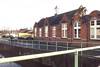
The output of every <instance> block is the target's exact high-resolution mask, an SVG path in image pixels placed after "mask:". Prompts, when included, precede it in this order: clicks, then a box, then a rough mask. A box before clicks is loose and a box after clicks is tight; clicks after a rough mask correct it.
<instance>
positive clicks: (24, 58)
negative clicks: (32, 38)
mask: <svg viewBox="0 0 100 67" xmlns="http://www.w3.org/2000/svg"><path fill="white" fill-rule="evenodd" d="M94 49H100V46H95V47H87V48H78V49H73V50H65V51H56V52H49V53H41V54H32V55H25V56H16V57H8V58H1V59H0V63H7V62H15V61H22V60H28V59H36V58H42V57H50V56H57V55H63V54H68V53H75V67H78V52H80V51H87V50H94Z"/></svg>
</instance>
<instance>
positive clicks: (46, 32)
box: [45, 26, 48, 37]
mask: <svg viewBox="0 0 100 67" xmlns="http://www.w3.org/2000/svg"><path fill="white" fill-rule="evenodd" d="M45 37H48V26H45Z"/></svg>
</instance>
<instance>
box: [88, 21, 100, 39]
mask: <svg viewBox="0 0 100 67" xmlns="http://www.w3.org/2000/svg"><path fill="white" fill-rule="evenodd" d="M90 38H91V39H100V21H99V20H92V21H91V22H90Z"/></svg>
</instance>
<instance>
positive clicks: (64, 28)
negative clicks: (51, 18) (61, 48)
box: [61, 23, 67, 38]
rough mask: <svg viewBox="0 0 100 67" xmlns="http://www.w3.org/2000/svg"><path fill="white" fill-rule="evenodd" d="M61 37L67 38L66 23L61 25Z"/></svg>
mask: <svg viewBox="0 0 100 67" xmlns="http://www.w3.org/2000/svg"><path fill="white" fill-rule="evenodd" d="M61 36H62V38H67V23H62V24H61Z"/></svg>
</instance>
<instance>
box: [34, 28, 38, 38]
mask: <svg viewBox="0 0 100 67" xmlns="http://www.w3.org/2000/svg"><path fill="white" fill-rule="evenodd" d="M34 30H35V31H34V36H35V37H36V36H37V28H36V27H35V28H34Z"/></svg>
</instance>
